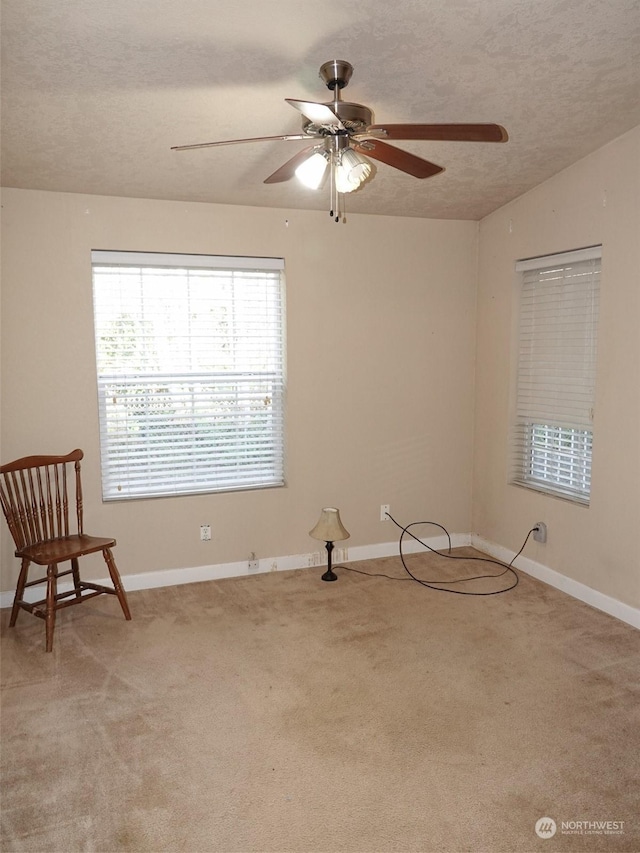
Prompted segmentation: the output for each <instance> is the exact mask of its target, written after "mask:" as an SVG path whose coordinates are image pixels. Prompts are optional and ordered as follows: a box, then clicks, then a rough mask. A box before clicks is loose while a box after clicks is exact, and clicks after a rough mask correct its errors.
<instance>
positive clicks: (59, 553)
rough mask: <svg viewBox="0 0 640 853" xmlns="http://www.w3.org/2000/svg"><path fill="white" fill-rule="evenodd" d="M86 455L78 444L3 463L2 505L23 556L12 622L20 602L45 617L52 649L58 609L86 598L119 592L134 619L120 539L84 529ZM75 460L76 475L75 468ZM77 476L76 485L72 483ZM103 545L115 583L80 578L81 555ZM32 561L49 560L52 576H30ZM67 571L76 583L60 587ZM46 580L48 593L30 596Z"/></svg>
mask: <svg viewBox="0 0 640 853" xmlns="http://www.w3.org/2000/svg"><path fill="white" fill-rule="evenodd" d="M83 456H84V454H83V452H82V450H74V451H72V452H71V453H69V454H68V455H67V456H26V457H24V458H23V459H17V460H16V461H15V462H9V463H8V464H7V465H3V466H2V467H0V499H1V501H2V510H3V512H4V515H5V518H6V519H7V523H8V525H9V530H10V531H11V535H12V536H13V540H14V542H15V545H16V552H15V553H16V557H20V558H21V559H22V565H21V568H20V576H19V578H18V585H17V588H16V595H15V598H14V601H13V608H12V610H11V619H10V621H9V625H10V626H13V625H15V623H16V619H17V618H18V613H19V611H20V608H22V609H23V610H28V611H29V613H32V614H33V615H34V616H39V617H40V618H41V619H44V620H45V623H46V650H47V651H48V652H50V651H51V650H52V648H53V629H54V626H55V620H56V611H58V610H60V609H61V608H63V607H69V606H70V605H72V604H80V603H81V602H83V601H87V600H88V599H89V598H93V597H94V596H96V595H104V594H105V593H106V594H109V595H117V596H118V601H119V602H120V606H121V607H122V610H123V612H124V616H125V619H131V613H130V612H129V605H128V603H127V597H126V595H125V592H124V589H123V588H122V581H121V580H120V575H119V573H118V569H117V568H116V564H115V561H114V559H113V554H112V553H111V549H112V548H113V547H114V545H115V544H116V540H115V539H103V538H100V537H97V536H88V535H87V534H86V533H85V532H84V529H83V525H82V482H81V479H80V460H81V459H82V457H83ZM72 463H74V468H75V477H74V475H73V473H72V472H71V464H72ZM68 469H69V476H68V475H67V471H68ZM74 480H75V488H74V487H73V485H72V484H71V483H72V482H73V481H74ZM69 481H71V483H70V482H69ZM68 487H69V489H68ZM68 491H69V492H71V500H72V501H73V491H75V505H76V519H77V533H72V532H71V530H70V526H69V495H68ZM97 551H102V555H103V557H104V559H105V562H106V564H107V568H108V569H109V575H110V576H111V580H112V582H113V588H111V587H108V586H102V585H101V584H97V583H89V582H88V581H81V580H80V572H79V568H78V559H79V557H83V556H84V555H85V554H93V553H95V552H97ZM69 561H71V568H70V569H67V571H63V572H61V571H59V570H58V566H59V564H60V563H65V562H69ZM31 563H36V564H37V565H38V566H46V567H47V575H46V577H41V578H38V579H37V580H32V581H27V576H28V573H29V566H30V564H31ZM64 575H72V578H73V589H71V590H69V591H68V592H62V593H58V589H57V584H58V578H60V577H63V576H64ZM45 581H46V584H47V593H46V597H45V598H43V599H42V600H41V601H37V602H35V603H34V604H31V603H29V602H27V601H25V600H24V598H23V595H24V591H25V589H26V588H27V587H31V586H35V585H36V584H41V583H44V582H45Z"/></svg>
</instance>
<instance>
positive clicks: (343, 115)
mask: <svg viewBox="0 0 640 853" xmlns="http://www.w3.org/2000/svg"><path fill="white" fill-rule="evenodd" d="M352 74H353V66H351V65H350V64H349V63H348V62H346V61H345V60H342V59H332V60H331V61H329V62H325V63H324V64H323V65H322V66H321V67H320V74H319V76H320V79H321V80H323V81H324V83H325V85H326V86H327V88H328V89H329V90H330V91H331V92H333V101H331V102H330V103H326V104H318V103H315V102H313V101H301V100H296V99H293V98H285V100H286V102H287V103H288V104H291V106H292V107H294V108H295V109H296V110H298V111H299V112H300V113H302V117H303V118H302V132H301V133H295V134H286V135H283V136H256V137H252V138H249V139H226V140H223V141H221V142H201V143H197V144H195V145H175V146H173V147H172V149H171V150H172V151H188V150H191V149H194V148H213V147H216V146H220V145H236V144H238V143H242V142H271V141H289V140H299V139H305V140H313V141H312V144H311V145H308V146H307V147H305V148H303V149H302V150H301V151H299V152H298V153H297V154H296V155H295V156H294V157H292V158H291V159H290V160H287V162H286V163H284V164H283V165H282V166H280V168H279V169H276V171H275V172H274V173H273V174H272V175H269V177H268V178H266V179H265V181H264V183H265V184H275V183H280V182H281V181H288V180H290V179H291V178H293V177H294V175H295V176H297V177H298V178H299V180H301V181H302V183H303V184H304V185H305V186H307V187H309V188H311V189H318V188H319V187H320V186H322V185H323V184H324V182H325V180H326V177H327V173H328V174H329V177H330V181H331V210H330V215H331V216H332V217H333V216H334V214H335V220H336V222H338V220H339V218H340V214H339V205H340V198H339V197H340V195H341V194H343V193H346V192H353V191H354V190H357V189H358V188H359V187H360V186H361V185H362V184H364V183H365V182H366V181H367V180H368V179H370V178H371V177H372V171H373V170H372V165H371V163H370V162H369V158H370V159H372V160H378V161H379V162H381V163H386V164H387V165H388V166H392V167H393V168H395V169H400V171H402V172H406V173H407V174H408V175H412V176H413V177H414V178H430V177H432V176H433V175H437V174H439V173H440V172H443V171H444V169H443V167H442V166H438V165H436V164H435V163H431V162H429V160H424V159H423V158H422V157H417V156H416V155H415V154H411V153H409V152H408V151H403V150H402V149H400V148H396V147H395V146H394V145H389V144H388V143H387V142H386V141H385V140H387V139H393V140H396V139H407V140H409V139H412V140H413V139H418V140H437V141H451V142H507V140H508V138H509V137H508V135H507V131H506V130H505V129H504V128H503V127H501V125H499V124H374V123H373V112H372V111H371V110H370V109H369V107H366V106H364V105H363V104H355V103H349V102H348V101H343V100H342V99H341V97H340V93H341V91H342V89H344V88H345V86H347V84H348V83H349V80H350V79H351V75H352Z"/></svg>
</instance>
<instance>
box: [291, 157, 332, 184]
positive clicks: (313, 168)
mask: <svg viewBox="0 0 640 853" xmlns="http://www.w3.org/2000/svg"><path fill="white" fill-rule="evenodd" d="M328 165H329V164H328V163H327V159H326V157H324V155H323V154H321V153H320V152H319V151H316V152H315V154H312V155H311V157H308V158H307V159H306V160H304V161H303V162H302V163H301V164H300V165H299V166H298V168H297V169H296V177H297V178H298V180H299V181H301V183H303V184H304V185H305V187H308V188H309V189H310V190H317V189H318V187H319V186H320V185H321V184H322V181H323V180H324V176H325V172H326V171H327V166H328Z"/></svg>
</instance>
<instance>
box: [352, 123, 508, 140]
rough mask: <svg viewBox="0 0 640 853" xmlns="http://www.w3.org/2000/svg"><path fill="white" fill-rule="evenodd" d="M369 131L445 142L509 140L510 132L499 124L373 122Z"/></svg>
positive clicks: (398, 137) (389, 137)
mask: <svg viewBox="0 0 640 853" xmlns="http://www.w3.org/2000/svg"><path fill="white" fill-rule="evenodd" d="M367 133H375V134H382V135H383V136H384V138H385V139H432V140H439V141H443V142H507V141H508V139H509V134H508V133H507V131H506V130H505V129H504V127H502V126H501V125H499V124H372V125H370V126H369V127H368V128H367Z"/></svg>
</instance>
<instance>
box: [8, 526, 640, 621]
mask: <svg viewBox="0 0 640 853" xmlns="http://www.w3.org/2000/svg"><path fill="white" fill-rule="evenodd" d="M423 541H424V542H425V543H426V544H427V545H428V546H429V547H430V548H434V549H436V550H445V549H446V548H447V546H448V541H447V538H446V537H445V536H435V537H431V538H428V539H424V540H423ZM451 545H452V547H453V548H461V547H463V546H464V545H473V547H474V548H477V549H478V550H479V551H482V552H483V553H485V554H489V555H490V556H491V557H496V558H497V559H498V560H501V561H502V562H504V563H509V562H510V561H511V560H512V559H513V557H514V554H515V552H513V551H509V550H508V549H507V548H503V547H502V546H501V545H497V544H496V543H495V542H490V541H489V540H487V539H483V538H482V537H481V536H478V535H477V534H475V533H473V534H468V533H467V534H464V533H454V534H452V535H451ZM402 549H403V551H404V553H406V554H412V553H417V552H419V551H421V550H423V546H422V545H421V544H420V543H419V542H416V541H415V540H413V539H411V538H407V539H405V540H404V541H403V544H402ZM397 554H398V542H397V540H396V541H393V542H379V543H377V544H374V545H357V546H355V547H353V548H339V547H336V549H335V551H334V560H333V561H334V564H338V563H352V562H357V561H359V560H374V559H376V558H378V557H394V556H396V555H397ZM325 564H326V552H324V550H322V551H318V552H315V553H314V554H292V555H289V556H285V557H265V558H263V559H261V560H259V561H258V569H257V571H254V572H249V570H248V564H247V562H246V561H242V562H237V563H218V564H217V565H211V566H192V567H188V568H183V569H162V570H160V571H157V572H141V573H140V574H136V575H125V574H123V576H122V581H123V585H124V587H125V589H126V590H127V591H134V590H139V589H154V588H158V587H163V586H176V585H178V584H183V583H199V582H201V581H211V580H221V579H222V578H234V577H242V576H246V575H254V574H261V573H264V572H271V571H278V572H280V571H289V570H291V569H306V568H310V569H317V568H318V567H320V566H322V565H325ZM515 568H517V569H519V570H521V571H523V572H526V573H527V574H528V575H531V576H532V577H534V578H537V579H538V580H541V581H543V582H544V583H547V584H549V585H550V586H553V587H555V588H556V589H559V590H561V591H562V592H566V593H567V594H568V595H571V596H573V597H574V598H577V599H579V600H580V601H584V602H585V603H586V604H590V605H591V606H592V607H595V608H597V609H598V610H603V611H604V612H605V613H609V614H610V615H611V616H615V618H616V619H620V620H621V621H622V622H626V623H628V624H629V625H632V626H633V627H634V628H640V610H638V609H636V608H634V607H631V606H630V605H628V604H624V603H623V602H621V601H618V600H617V599H615V598H611V597H610V596H608V595H605V594H604V593H602V592H598V591H597V590H595V589H591V587H588V586H585V584H582V583H580V582H579V581H576V580H573V579H572V578H569V577H567V576H566V575H562V574H560V573H559V572H556V571H554V570H553V569H550V568H548V567H547V566H544V565H542V564H541V563H536V562H535V561H534V560H530V559H529V558H528V557H523V556H520V557H518V560H517V563H516V565H515ZM95 582H96V583H104V584H110V580H109V579H108V578H101V579H100V580H97V581H95ZM69 589H71V584H70V583H61V584H59V585H58V591H59V592H66V591H67V590H69ZM13 596H14V592H13V591H9V592H2V593H0V607H11V605H12V604H13ZM43 597H44V592H43V587H32V588H31V589H29V590H28V591H27V595H25V598H26V599H27V601H37V600H38V599H40V598H43Z"/></svg>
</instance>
